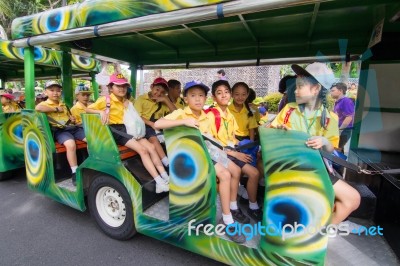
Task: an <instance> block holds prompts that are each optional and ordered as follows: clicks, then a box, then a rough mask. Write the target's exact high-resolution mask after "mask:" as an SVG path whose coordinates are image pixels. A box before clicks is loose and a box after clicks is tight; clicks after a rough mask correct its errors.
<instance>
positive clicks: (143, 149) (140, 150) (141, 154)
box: [136, 146, 149, 156]
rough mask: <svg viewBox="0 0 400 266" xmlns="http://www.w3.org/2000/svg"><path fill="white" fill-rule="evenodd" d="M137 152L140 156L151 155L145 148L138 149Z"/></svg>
mask: <svg viewBox="0 0 400 266" xmlns="http://www.w3.org/2000/svg"><path fill="white" fill-rule="evenodd" d="M136 152H137V153H139V155H140V156H143V155H147V154H149V151H148V150H147V149H146V148H145V147H143V146H140V147H138V148H137V149H136Z"/></svg>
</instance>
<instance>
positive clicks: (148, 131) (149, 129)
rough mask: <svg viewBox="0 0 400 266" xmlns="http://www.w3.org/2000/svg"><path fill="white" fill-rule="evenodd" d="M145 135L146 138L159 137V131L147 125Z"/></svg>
mask: <svg viewBox="0 0 400 266" xmlns="http://www.w3.org/2000/svg"><path fill="white" fill-rule="evenodd" d="M144 137H145V138H146V139H149V138H151V137H157V133H156V131H155V130H154V128H152V127H151V126H148V125H146V135H144Z"/></svg>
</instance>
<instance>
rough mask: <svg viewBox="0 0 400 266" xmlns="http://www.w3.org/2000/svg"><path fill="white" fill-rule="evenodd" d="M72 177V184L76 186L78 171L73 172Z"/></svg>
mask: <svg viewBox="0 0 400 266" xmlns="http://www.w3.org/2000/svg"><path fill="white" fill-rule="evenodd" d="M71 179H72V185H74V186H76V173H73V174H72V176H71Z"/></svg>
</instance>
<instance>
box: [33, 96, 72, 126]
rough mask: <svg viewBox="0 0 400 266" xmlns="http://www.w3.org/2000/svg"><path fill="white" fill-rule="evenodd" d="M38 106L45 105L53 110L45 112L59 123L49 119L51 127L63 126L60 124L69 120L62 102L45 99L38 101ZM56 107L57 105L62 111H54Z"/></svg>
mask: <svg viewBox="0 0 400 266" xmlns="http://www.w3.org/2000/svg"><path fill="white" fill-rule="evenodd" d="M38 106H47V107H50V108H53V109H54V112H47V113H46V115H47V116H48V117H51V118H52V119H54V120H56V121H57V122H58V123H60V124H61V125H60V124H57V123H54V122H52V121H49V123H50V125H51V126H53V127H58V128H63V126H62V125H65V124H66V123H67V121H68V120H69V114H68V109H67V107H66V106H65V104H64V103H63V102H58V103H56V102H54V101H52V100H50V99H47V100H46V101H44V102H41V103H39V104H38ZM56 107H59V108H60V109H61V108H62V109H63V112H56Z"/></svg>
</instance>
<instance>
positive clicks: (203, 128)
mask: <svg viewBox="0 0 400 266" xmlns="http://www.w3.org/2000/svg"><path fill="white" fill-rule="evenodd" d="M164 118H165V119H168V120H182V119H187V118H194V119H196V120H197V121H198V122H199V130H200V132H201V133H203V134H206V133H209V132H210V126H211V122H210V119H209V118H208V117H207V115H206V113H205V112H204V111H201V115H200V116H199V117H197V116H196V115H195V114H193V112H192V109H190V107H188V106H187V107H185V108H184V109H177V110H175V111H173V112H172V113H170V114H169V115H167V116H166V117H164Z"/></svg>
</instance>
